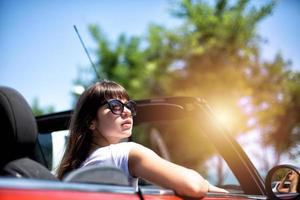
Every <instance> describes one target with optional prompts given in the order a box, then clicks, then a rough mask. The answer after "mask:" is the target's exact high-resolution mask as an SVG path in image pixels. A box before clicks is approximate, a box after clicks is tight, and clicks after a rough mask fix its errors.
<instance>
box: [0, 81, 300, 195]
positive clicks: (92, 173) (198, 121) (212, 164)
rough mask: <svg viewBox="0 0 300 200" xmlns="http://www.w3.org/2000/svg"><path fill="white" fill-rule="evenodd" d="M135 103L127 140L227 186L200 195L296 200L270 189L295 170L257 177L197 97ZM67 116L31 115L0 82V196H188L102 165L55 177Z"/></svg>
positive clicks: (271, 172)
mask: <svg viewBox="0 0 300 200" xmlns="http://www.w3.org/2000/svg"><path fill="white" fill-rule="evenodd" d="M136 102H137V112H138V115H137V116H136V117H135V119H134V123H135V126H134V130H133V136H132V138H130V139H131V140H134V141H137V142H143V144H145V145H147V146H148V147H150V148H153V150H154V151H156V152H157V153H158V154H160V155H161V156H162V157H164V158H165V159H169V160H171V161H172V162H175V163H179V164H181V165H184V166H187V167H195V166H196V169H195V170H197V171H199V172H200V173H201V174H202V175H203V176H205V178H206V179H208V180H209V181H210V182H211V183H212V184H215V185H218V186H219V187H223V188H225V189H227V190H228V191H229V193H228V194H220V193H207V194H206V196H205V197H203V198H202V199H205V200H213V199H215V200H221V199H222V200H226V199H232V200H251V199H252V200H253V199H256V200H266V199H300V196H299V185H300V184H298V186H297V188H298V189H297V191H296V192H287V193H278V194H276V193H274V192H273V191H272V186H271V185H272V182H274V180H275V179H274V174H276V172H278V170H282V169H284V168H287V169H289V170H294V171H295V172H296V173H297V174H298V176H299V171H300V170H299V168H297V167H295V166H289V165H282V166H276V167H274V168H273V169H272V170H271V171H270V172H269V174H268V176H267V179H266V181H265V180H264V179H263V178H262V177H261V175H260V174H259V173H258V171H257V169H256V168H255V167H254V165H253V164H252V162H251V161H250V159H249V158H248V156H247V155H246V153H245V152H244V151H243V149H242V148H241V146H240V145H239V144H238V143H237V142H236V141H235V140H234V138H233V137H232V135H230V133H229V132H228V131H226V130H225V129H224V128H223V127H222V126H221V125H220V124H218V122H217V120H215V117H214V114H213V112H212V111H211V109H210V107H209V106H208V104H207V103H206V102H205V101H204V100H203V99H200V98H194V97H170V98H159V99H147V100H137V101H136ZM71 115H72V111H71V110H70V111H65V112H57V113H52V114H47V115H43V116H38V117H34V116H33V114H32V111H31V109H30V107H29V105H28V104H27V102H26V101H25V99H24V98H23V97H22V95H21V94H20V93H19V92H17V91H16V90H14V89H12V88H8V87H0V131H1V140H0V148H1V151H0V158H1V162H0V164H1V176H0V199H1V200H17V199H18V200H19V199H28V200H29V199H30V200H35V199H45V200H60V199H61V200H67V199H72V200H77V199H78V200H79V199H80V200H83V199H85V200H96V199H103V200H105V199H107V200H112V199H132V200H133V199H136V200H138V199H149V200H154V199H157V200H171V199H174V200H175V199H193V198H192V197H183V196H179V195H177V194H175V193H174V192H173V191H172V190H169V189H166V188H161V187H159V186H155V185H152V184H150V183H147V181H144V180H140V182H139V188H138V190H137V191H136V190H135V189H134V188H133V187H131V186H130V185H129V184H128V180H126V178H125V176H124V175H123V174H122V173H121V172H120V171H119V170H117V169H114V168H109V167H106V168H103V167H102V168H97V167H91V168H83V169H80V170H77V171H74V172H71V173H70V174H69V175H68V176H67V177H66V178H64V179H63V180H58V179H57V178H56V177H55V176H54V175H53V174H55V169H56V167H57V163H59V160H60V158H61V155H62V152H63V150H64V146H65V144H66V141H67V140H66V138H67V137H68V131H67V130H68V125H69V120H70V117H71ZM191 152H193V153H191ZM212 155H214V156H212ZM181 158H187V159H181ZM278 177H279V175H278ZM299 182H300V181H299Z"/></svg>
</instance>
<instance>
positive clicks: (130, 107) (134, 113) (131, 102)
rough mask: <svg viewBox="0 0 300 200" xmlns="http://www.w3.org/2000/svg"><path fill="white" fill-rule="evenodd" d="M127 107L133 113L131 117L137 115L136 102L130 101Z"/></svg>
mask: <svg viewBox="0 0 300 200" xmlns="http://www.w3.org/2000/svg"><path fill="white" fill-rule="evenodd" d="M126 107H127V108H128V109H129V110H130V111H131V115H132V116H135V115H136V103H135V102H134V101H128V102H127V103H126Z"/></svg>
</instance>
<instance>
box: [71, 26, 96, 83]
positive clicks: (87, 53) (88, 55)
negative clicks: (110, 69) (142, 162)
mask: <svg viewBox="0 0 300 200" xmlns="http://www.w3.org/2000/svg"><path fill="white" fill-rule="evenodd" d="M73 27H74V29H75V32H76V33H77V36H78V38H79V40H80V43H81V44H82V46H83V49H84V51H85V53H86V55H87V57H88V58H89V60H90V63H91V64H92V67H93V69H94V71H95V73H96V76H97V79H98V80H100V75H99V73H98V71H97V69H96V66H95V64H94V63H93V61H92V59H91V57H90V54H89V52H88V51H87V49H86V47H85V45H84V42H83V40H82V39H81V37H80V34H79V32H78V30H77V27H76V25H73Z"/></svg>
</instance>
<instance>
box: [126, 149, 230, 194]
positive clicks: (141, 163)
mask: <svg viewBox="0 0 300 200" xmlns="http://www.w3.org/2000/svg"><path fill="white" fill-rule="evenodd" d="M129 172H130V174H131V175H132V176H134V177H141V178H144V179H146V180H148V181H150V182H152V183H154V184H157V185H160V186H162V187H165V188H169V189H172V190H174V191H175V192H176V193H178V194H179V195H186V196H192V197H202V196H204V195H205V194H206V192H208V191H211V192H227V191H226V190H223V189H221V188H218V187H215V186H212V185H210V184H209V183H208V182H207V181H206V180H205V179H204V178H203V177H202V176H201V175H200V174H199V173H197V172H196V171H194V170H191V169H187V168H185V167H182V166H179V165H176V164H174V163H171V162H169V161H166V160H164V159H162V158H160V157H159V156H158V155H157V154H156V153H154V152H153V151H152V150H150V149H148V148H146V147H144V146H142V145H138V144H136V145H133V147H132V149H131V150H130V153H129Z"/></svg>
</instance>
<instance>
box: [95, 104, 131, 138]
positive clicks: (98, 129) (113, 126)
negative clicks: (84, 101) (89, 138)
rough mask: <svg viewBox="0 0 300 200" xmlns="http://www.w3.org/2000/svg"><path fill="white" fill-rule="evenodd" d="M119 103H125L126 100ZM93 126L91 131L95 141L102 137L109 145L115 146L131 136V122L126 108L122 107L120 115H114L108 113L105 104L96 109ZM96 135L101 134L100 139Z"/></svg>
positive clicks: (108, 110) (129, 112) (129, 113)
mask: <svg viewBox="0 0 300 200" xmlns="http://www.w3.org/2000/svg"><path fill="white" fill-rule="evenodd" d="M121 101H122V102H123V103H126V100H121ZM93 124H94V126H95V127H94V128H95V129H94V130H92V131H93V132H94V134H96V135H95V137H96V138H95V139H96V140H97V139H98V138H102V137H104V138H105V139H106V141H107V142H108V143H109V144H115V143H118V142H119V141H120V140H121V139H124V138H128V137H129V136H130V135H131V131H132V126H133V120H132V116H131V111H130V110H129V109H128V108H126V107H124V111H123V112H122V114H121V115H116V114H113V113H112V112H111V111H110V109H109V108H108V106H107V104H106V105H104V106H101V107H100V108H99V109H98V112H97V118H96V119H95V120H94V121H93ZM97 134H101V136H102V137H101V136H99V135H97ZM98 140H99V139H98ZM98 142H100V141H98Z"/></svg>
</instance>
